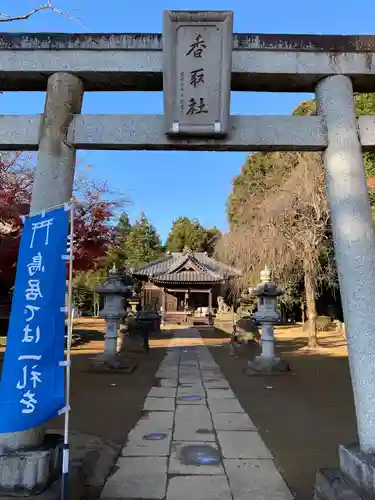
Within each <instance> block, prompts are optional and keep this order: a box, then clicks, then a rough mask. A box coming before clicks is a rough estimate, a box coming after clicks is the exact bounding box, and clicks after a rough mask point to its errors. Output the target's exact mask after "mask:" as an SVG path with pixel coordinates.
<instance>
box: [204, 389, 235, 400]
mask: <svg viewBox="0 0 375 500" xmlns="http://www.w3.org/2000/svg"><path fill="white" fill-rule="evenodd" d="M235 397H236V396H235V395H234V392H233V391H232V389H207V398H208V399H233V398H235Z"/></svg>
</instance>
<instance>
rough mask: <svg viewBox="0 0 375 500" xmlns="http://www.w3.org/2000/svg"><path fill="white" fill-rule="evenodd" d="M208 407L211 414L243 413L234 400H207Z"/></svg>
mask: <svg viewBox="0 0 375 500" xmlns="http://www.w3.org/2000/svg"><path fill="white" fill-rule="evenodd" d="M208 406H209V407H210V410H211V413H212V414H214V413H244V409H243V408H242V406H241V405H240V403H239V402H238V400H237V398H236V399H212V398H208Z"/></svg>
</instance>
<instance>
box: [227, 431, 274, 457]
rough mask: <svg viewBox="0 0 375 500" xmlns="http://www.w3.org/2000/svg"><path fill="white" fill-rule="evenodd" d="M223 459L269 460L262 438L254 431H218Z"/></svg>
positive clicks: (269, 454)
mask: <svg viewBox="0 0 375 500" xmlns="http://www.w3.org/2000/svg"><path fill="white" fill-rule="evenodd" d="M217 436H218V439H219V443H220V446H221V450H222V453H223V457H224V458H270V459H272V455H271V453H270V451H269V450H268V448H267V447H266V445H265V444H264V442H263V440H262V438H261V437H260V435H259V434H258V433H257V432H254V431H218V433H217Z"/></svg>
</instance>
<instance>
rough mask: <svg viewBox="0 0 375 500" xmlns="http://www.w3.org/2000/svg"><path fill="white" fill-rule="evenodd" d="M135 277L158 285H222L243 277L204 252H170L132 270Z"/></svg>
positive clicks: (185, 250) (187, 250)
mask: <svg viewBox="0 0 375 500" xmlns="http://www.w3.org/2000/svg"><path fill="white" fill-rule="evenodd" d="M131 273H132V275H133V276H135V277H138V278H148V279H149V280H150V281H152V282H153V283H155V284H157V285H161V284H168V283H171V284H172V283H175V284H176V283H184V284H186V283H220V282H224V281H227V280H229V279H230V278H235V277H238V276H241V272H240V271H239V270H238V269H235V268H234V267H231V266H228V265H227V264H224V263H222V262H219V261H217V260H215V259H213V258H212V257H209V256H208V255H207V254H206V253H204V252H192V251H191V250H190V249H188V248H185V249H184V251H183V252H169V253H167V254H166V255H165V256H163V257H162V258H161V259H158V260H156V261H153V262H150V263H149V264H147V265H145V266H143V267H140V268H138V269H132V270H131Z"/></svg>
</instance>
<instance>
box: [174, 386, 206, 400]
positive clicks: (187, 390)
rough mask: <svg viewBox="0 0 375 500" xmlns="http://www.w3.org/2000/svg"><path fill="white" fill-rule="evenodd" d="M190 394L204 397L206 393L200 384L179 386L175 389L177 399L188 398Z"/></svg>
mask: <svg viewBox="0 0 375 500" xmlns="http://www.w3.org/2000/svg"><path fill="white" fill-rule="evenodd" d="M191 394H199V395H200V396H204V397H206V391H205V389H204V387H203V385H202V384H188V385H187V386H185V385H182V386H181V385H180V386H179V387H178V389H177V397H178V398H179V397H180V396H189V395H191Z"/></svg>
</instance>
